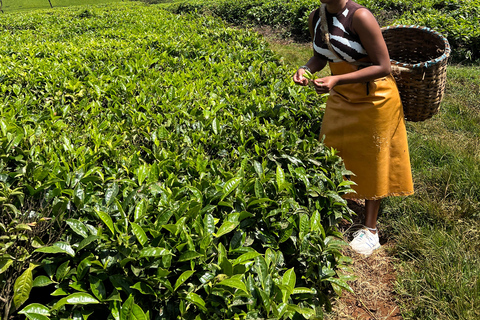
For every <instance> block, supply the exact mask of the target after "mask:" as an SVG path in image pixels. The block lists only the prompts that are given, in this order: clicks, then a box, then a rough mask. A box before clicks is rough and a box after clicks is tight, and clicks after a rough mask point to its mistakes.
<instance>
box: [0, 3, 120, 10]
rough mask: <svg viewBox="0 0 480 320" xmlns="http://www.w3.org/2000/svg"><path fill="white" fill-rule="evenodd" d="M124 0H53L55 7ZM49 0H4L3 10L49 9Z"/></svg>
mask: <svg viewBox="0 0 480 320" xmlns="http://www.w3.org/2000/svg"><path fill="white" fill-rule="evenodd" d="M120 1H123V0H51V2H52V6H53V7H69V6H80V5H94V4H101V3H109V2H120ZM48 8H50V4H49V2H48V0H6V1H3V11H4V12H13V11H19V10H36V9H48Z"/></svg>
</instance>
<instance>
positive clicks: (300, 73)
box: [293, 68, 309, 86]
mask: <svg viewBox="0 0 480 320" xmlns="http://www.w3.org/2000/svg"><path fill="white" fill-rule="evenodd" d="M305 72H306V70H305V69H303V68H300V69H298V70H297V72H295V74H294V75H293V82H295V83H296V84H298V85H301V86H306V85H308V81H309V80H308V79H307V78H305V77H304V74H305Z"/></svg>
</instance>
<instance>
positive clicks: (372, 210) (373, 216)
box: [365, 200, 380, 233]
mask: <svg viewBox="0 0 480 320" xmlns="http://www.w3.org/2000/svg"><path fill="white" fill-rule="evenodd" d="M379 209H380V200H365V226H366V227H367V228H371V229H375V228H376V227H377V218H378V210H379ZM372 233H376V232H375V231H372Z"/></svg>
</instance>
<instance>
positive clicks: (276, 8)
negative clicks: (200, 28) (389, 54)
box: [146, 0, 480, 62]
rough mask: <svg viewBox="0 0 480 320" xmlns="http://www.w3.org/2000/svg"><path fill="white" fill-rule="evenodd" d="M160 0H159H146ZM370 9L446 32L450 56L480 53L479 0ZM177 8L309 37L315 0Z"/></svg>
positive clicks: (368, 2) (394, 1) (230, 0)
mask: <svg viewBox="0 0 480 320" xmlns="http://www.w3.org/2000/svg"><path fill="white" fill-rule="evenodd" d="M146 1H147V2H149V3H163V2H165V1H163V0H146ZM357 2H358V3H360V4H362V5H365V6H366V7H367V8H369V9H370V10H372V12H373V14H374V15H375V16H376V17H377V19H378V21H379V23H380V25H381V26H387V25H391V24H413V25H420V26H426V27H430V28H432V29H434V30H436V31H438V32H440V33H442V34H444V35H445V36H446V37H447V38H448V41H449V42H450V44H451V46H452V47H453V48H454V52H453V55H452V59H453V61H454V62H460V61H476V60H478V59H479V58H480V56H479V52H480V31H479V30H478V28H477V26H478V24H479V19H480V18H479V16H480V14H479V12H478V10H479V9H478V8H479V7H480V2H479V1H478V0H467V1H463V0H462V1H461V0H422V1H416V2H412V1H400V0H378V1H377V0H358V1H357ZM168 6H169V7H170V8H171V9H172V10H174V11H175V12H191V11H197V12H208V13H212V14H214V15H216V16H218V17H220V18H222V19H224V20H226V21H228V22H231V23H235V24H249V25H253V26H254V25H268V26H271V27H274V28H282V29H283V30H284V34H285V35H286V36H288V37H290V36H293V37H295V38H296V39H297V40H299V41H309V33H308V26H307V22H308V14H309V13H310V12H311V10H312V9H314V8H316V7H317V6H318V1H316V0H293V1H284V0H240V1H236V0H198V1H197V0H193V1H174V2H173V3H171V4H169V5H168Z"/></svg>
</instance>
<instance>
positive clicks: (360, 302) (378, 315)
mask: <svg viewBox="0 0 480 320" xmlns="http://www.w3.org/2000/svg"><path fill="white" fill-rule="evenodd" d="M349 207H350V208H351V209H352V210H353V211H355V212H356V214H357V215H356V216H355V217H354V223H353V224H350V223H347V222H345V223H343V224H342V226H341V228H342V229H343V230H342V231H344V232H345V234H346V236H348V235H350V236H351V234H352V233H353V231H355V230H356V229H355V227H358V226H359V224H360V221H362V220H363V215H364V204H363V203H362V202H360V201H353V200H352V201H349ZM379 232H380V233H379V235H380V243H381V244H382V247H381V248H380V249H378V250H376V251H375V252H374V253H373V254H372V255H371V256H369V257H365V256H362V255H359V254H357V253H355V252H353V251H352V250H350V249H346V251H345V255H347V256H349V257H351V258H352V259H353V264H352V272H353V274H354V275H355V276H356V277H357V279H356V280H355V281H352V282H350V283H349V284H350V286H351V287H352V289H353V291H354V293H349V292H344V294H343V295H342V297H339V298H337V299H336V300H335V301H334V303H333V312H332V313H331V314H330V315H329V316H328V317H326V319H328V320H334V319H335V320H336V319H342V320H347V319H348V320H350V319H355V320H357V319H358V320H360V319H361V320H370V319H372V320H377V319H378V320H380V319H381V320H386V319H389V320H400V319H403V318H402V316H401V314H400V308H399V306H398V305H397V303H396V298H395V291H394V283H395V268H394V266H393V262H392V257H391V256H389V251H390V250H389V248H391V247H392V246H393V243H391V242H387V241H386V239H385V238H384V237H382V231H381V229H380V231H379ZM345 240H347V241H349V240H351V239H349V238H347V239H345Z"/></svg>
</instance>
